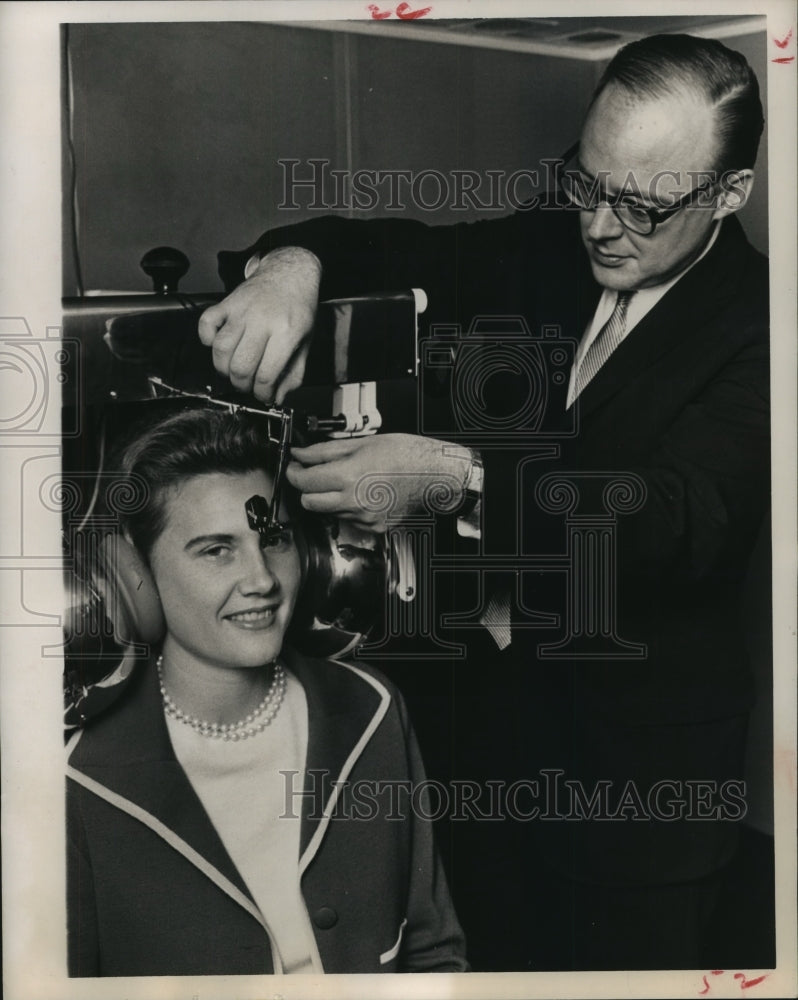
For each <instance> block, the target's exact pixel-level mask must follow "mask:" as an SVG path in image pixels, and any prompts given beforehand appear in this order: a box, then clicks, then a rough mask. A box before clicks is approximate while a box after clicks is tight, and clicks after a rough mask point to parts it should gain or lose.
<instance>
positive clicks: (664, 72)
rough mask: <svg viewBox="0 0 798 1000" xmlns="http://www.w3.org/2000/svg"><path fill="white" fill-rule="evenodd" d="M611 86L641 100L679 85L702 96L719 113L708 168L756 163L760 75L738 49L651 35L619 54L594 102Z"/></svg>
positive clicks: (744, 166)
mask: <svg viewBox="0 0 798 1000" xmlns="http://www.w3.org/2000/svg"><path fill="white" fill-rule="evenodd" d="M610 84H616V85H618V86H619V87H623V88H624V90H626V91H627V92H628V93H629V95H630V97H632V98H633V99H639V100H646V99H647V98H662V97H667V96H671V95H672V94H673V93H674V91H675V90H679V89H681V90H685V91H687V92H689V93H691V94H694V95H698V96H702V97H703V98H704V99H705V100H706V102H707V104H708V105H709V106H710V107H711V108H713V109H714V111H715V128H716V140H717V144H718V148H717V153H716V160H715V163H713V164H711V165H710V166H709V167H708V169H714V170H715V171H717V172H718V173H725V172H726V171H730V170H745V169H747V168H750V167H753V165H754V163H755V161H756V154H757V150H758V149H759V139H760V137H761V135H762V128H763V126H764V117H763V114H762V102H761V100H760V97H759V83H758V81H757V78H756V75H755V74H754V71H753V70H752V69H751V67H750V66H749V65H748V62H747V60H746V59H745V57H744V56H742V55H741V54H740V53H739V52H734V51H733V50H732V49H728V48H726V46H725V45H722V44H721V43H720V42H718V41H715V40H714V39H711V38H696V37H695V36H694V35H651V36H649V37H648V38H641V39H640V40H639V41H636V42H630V43H629V45H625V46H624V47H623V48H622V49H621V50H620V51H619V52H618V53H616V55H615V56H614V58H613V59H612V61H611V62H610V64H609V65H608V66H607V68H606V69H605V70H604V73H603V75H602V77H601V79H600V80H599V82H598V86H597V87H596V90H595V93H594V94H593V102H595V100H596V98H597V97H598V96H599V94H600V93H601V92H602V91H603V90H604V89H605V88H606V87H608V86H609V85H610Z"/></svg>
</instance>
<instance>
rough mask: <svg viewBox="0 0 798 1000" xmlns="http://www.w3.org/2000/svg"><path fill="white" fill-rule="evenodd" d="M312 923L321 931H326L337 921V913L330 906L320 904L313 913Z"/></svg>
mask: <svg viewBox="0 0 798 1000" xmlns="http://www.w3.org/2000/svg"><path fill="white" fill-rule="evenodd" d="M313 923H314V924H315V925H316V926H317V927H320V928H321V930H323V931H328V930H329V929H330V928H331V927H335V925H336V924H337V923H338V914H337V913H336V912H335V910H334V909H333V908H332V907H331V906H320V907H319V908H318V910H316V912H315V913H314V914H313Z"/></svg>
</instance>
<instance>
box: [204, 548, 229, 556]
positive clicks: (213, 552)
mask: <svg viewBox="0 0 798 1000" xmlns="http://www.w3.org/2000/svg"><path fill="white" fill-rule="evenodd" d="M229 552H230V546H229V545H211V546H209V548H207V549H203V550H202V555H203V556H208V557H209V558H210V559H222V558H224V557H225V556H226V555H228V553H229Z"/></svg>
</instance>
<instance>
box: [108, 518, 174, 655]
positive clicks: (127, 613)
mask: <svg viewBox="0 0 798 1000" xmlns="http://www.w3.org/2000/svg"><path fill="white" fill-rule="evenodd" d="M94 584H95V586H96V587H97V590H98V591H99V592H100V594H101V595H102V597H103V600H104V602H105V613H106V614H107V616H108V618H109V620H110V621H111V623H112V624H113V626H114V633H115V635H116V638H117V640H118V641H120V642H144V643H158V642H160V641H161V639H163V637H164V634H165V632H166V621H165V619H164V615H163V608H162V607H161V599H160V596H159V595H158V588H157V586H156V585H155V579H154V578H153V575H152V572H151V570H150V568H149V566H148V565H147V563H146V562H145V560H144V558H143V557H142V555H141V553H140V552H139V551H138V549H137V548H136V547H135V546H134V545H133V543H132V542H131V541H130V539H128V538H126V537H125V536H124V535H123V534H121V533H120V532H112V533H110V534H109V535H107V536H106V537H105V539H104V540H103V542H102V543H101V545H100V565H99V566H98V567H97V572H96V574H95V578H94Z"/></svg>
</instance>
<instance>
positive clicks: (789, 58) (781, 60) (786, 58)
mask: <svg viewBox="0 0 798 1000" xmlns="http://www.w3.org/2000/svg"><path fill="white" fill-rule="evenodd" d="M794 59H795V56H780V57H779V58H778V59H771V60H770V61H771V62H774V63H781V64H782V65H784V63H791V62H792V61H793V60H794Z"/></svg>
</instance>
